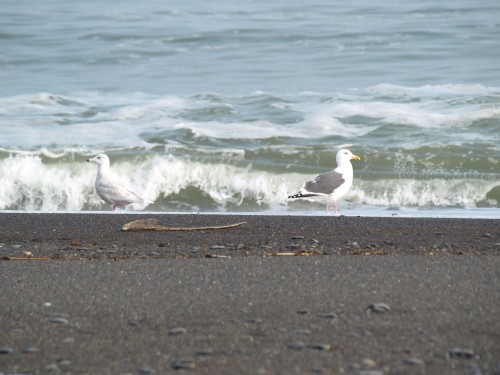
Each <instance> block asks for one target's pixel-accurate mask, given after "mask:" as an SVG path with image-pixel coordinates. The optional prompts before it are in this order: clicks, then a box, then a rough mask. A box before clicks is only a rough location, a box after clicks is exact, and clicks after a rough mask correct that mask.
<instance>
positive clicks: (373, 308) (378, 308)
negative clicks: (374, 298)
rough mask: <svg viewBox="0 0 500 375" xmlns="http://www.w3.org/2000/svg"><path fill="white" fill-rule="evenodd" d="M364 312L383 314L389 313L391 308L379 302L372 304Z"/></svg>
mask: <svg viewBox="0 0 500 375" xmlns="http://www.w3.org/2000/svg"><path fill="white" fill-rule="evenodd" d="M366 310H367V311H368V312H375V313H385V312H388V311H390V310H391V308H390V307H389V305H387V304H386V303H382V302H379V303H372V304H371V305H369V306H368V307H367V308H366Z"/></svg>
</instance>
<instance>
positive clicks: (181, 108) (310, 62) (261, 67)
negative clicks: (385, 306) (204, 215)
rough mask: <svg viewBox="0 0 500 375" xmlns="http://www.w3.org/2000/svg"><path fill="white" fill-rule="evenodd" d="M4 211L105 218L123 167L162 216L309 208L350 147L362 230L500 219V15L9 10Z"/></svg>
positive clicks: (165, 8) (17, 4)
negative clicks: (107, 170)
mask: <svg viewBox="0 0 500 375" xmlns="http://www.w3.org/2000/svg"><path fill="white" fill-rule="evenodd" d="M0 25H2V26H1V27H0V51H1V52H0V210H1V211H47V212H52V211H58V212H64V211H68V212H75V211H82V212H96V211H108V210H109V209H110V208H109V206H108V205H107V204H105V203H104V202H102V201H101V200H100V198H99V197H98V196H97V195H96V193H95V191H94V180H95V174H96V166H95V165H93V164H90V163H87V162H86V159H88V158H89V157H91V156H93V155H95V154H97V153H102V152H105V153H107V154H108V155H109V157H110V159H111V167H112V169H113V171H114V173H116V175H117V176H118V177H119V178H120V180H121V181H122V182H123V184H124V185H126V186H128V187H129V188H130V189H131V190H133V191H135V192H136V193H137V194H139V195H140V196H142V197H143V198H144V199H146V200H148V201H150V202H152V203H150V204H148V205H146V206H141V207H131V208H129V210H134V209H135V210H144V211H145V212H151V213H156V212H186V213H192V212H208V213H210V212H218V213H220V212H226V213H234V212H247V213H259V214H278V215H294V214H297V215H324V200H319V201H307V200H295V201H289V200H288V199H287V195H288V194H293V193H296V192H297V191H298V189H299V188H300V186H301V185H302V183H303V182H305V181H306V180H308V179H311V178H313V177H314V176H315V175H317V174H320V173H323V172H326V171H329V170H331V169H333V168H334V167H335V153H336V151H337V150H338V149H340V148H348V149H350V150H351V151H352V152H353V153H354V154H356V155H359V156H360V157H361V160H360V161H353V167H354V183H353V186H352V189H351V191H350V192H349V193H348V195H346V196H345V197H344V198H343V199H341V200H340V201H339V202H338V206H339V210H340V212H341V213H342V214H345V215H361V216H363V215H369V216H396V215H397V216H432V217H439V216H453V217H490V218H491V217H494V218H500V68H499V66H500V64H499V62H500V3H499V2H497V1H493V0H453V1H451V0H441V1H418V2H416V1H409V0H389V1H385V2H382V3H374V2H372V1H367V0H359V1H351V2H342V3H340V2H339V3H336V2H331V1H326V0H312V1H298V0H297V1H293V0H287V1H283V0H276V1H273V2H269V1H261V0H255V1H251V0H247V1H239V2H234V1H227V0H222V1H214V2H206V3H205V2H194V1H183V2H173V1H159V0H144V1H141V2H137V1H130V0H124V1H121V2H119V3H118V2H104V3H103V2H101V1H96V0H89V1H85V2H77V3H75V2H68V1H62V0H47V1H32V0H26V1H10V0H9V1H6V2H4V3H2V10H1V11H0Z"/></svg>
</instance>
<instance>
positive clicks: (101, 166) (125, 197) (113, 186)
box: [87, 154, 144, 211]
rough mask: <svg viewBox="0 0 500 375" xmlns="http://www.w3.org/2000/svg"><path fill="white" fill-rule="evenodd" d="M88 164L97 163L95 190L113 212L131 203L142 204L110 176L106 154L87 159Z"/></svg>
mask: <svg viewBox="0 0 500 375" xmlns="http://www.w3.org/2000/svg"><path fill="white" fill-rule="evenodd" d="M87 161H89V162H94V163H97V165H98V169H97V176H96V179H95V190H96V192H97V195H99V197H101V199H102V200H103V201H104V202H106V203H108V204H110V205H111V206H112V208H113V211H114V210H115V209H116V208H117V207H121V208H124V207H125V206H127V205H129V204H132V203H139V202H144V200H143V199H142V198H140V197H139V196H138V195H137V194H135V193H134V192H132V191H130V190H128V189H126V188H125V187H123V186H122V185H121V184H120V183H119V182H118V181H116V179H115V178H114V177H113V175H112V174H111V171H110V168H109V157H108V155H106V154H99V155H96V156H94V157H93V158H90V159H88V160H87Z"/></svg>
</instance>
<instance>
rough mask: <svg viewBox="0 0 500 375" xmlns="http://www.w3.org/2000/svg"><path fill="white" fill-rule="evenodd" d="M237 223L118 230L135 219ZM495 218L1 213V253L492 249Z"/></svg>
mask: <svg viewBox="0 0 500 375" xmlns="http://www.w3.org/2000/svg"><path fill="white" fill-rule="evenodd" d="M148 218H153V219H156V220H157V221H158V222H159V223H161V224H163V225H168V226H181V227H196V226H212V225H216V226H217V225H227V224H234V223H237V222H246V224H244V225H241V226H239V227H236V228H229V229H220V230H202V231H199V230H195V231H167V232H157V231H140V232H123V231H121V228H122V226H123V225H124V224H126V223H128V222H131V221H134V220H144V219H148ZM499 224H500V220H497V219H455V218H451V219H445V218H399V217H391V218H379V217H352V216H339V217H331V216H328V217H327V216H265V215H237V214H234V215H225V214H223V215H220V214H192V215H187V214H154V215H149V214H147V213H141V214H135V213H134V214H129V213H119V214H113V213H111V214H110V213H108V214H106V213H103V214H99V215H93V214H91V215H86V214H73V213H29V214H27V213H4V214H2V213H0V243H2V247H1V248H0V255H1V256H3V257H5V256H11V257H22V256H23V254H24V252H25V251H29V252H30V253H31V254H32V255H33V256H34V257H50V258H51V259H89V258H92V259H129V258H149V257H152V258H172V257H173V258H175V257H181V258H198V257H203V256H207V255H226V256H231V257H239V256H263V255H266V254H268V255H273V254H277V253H283V252H294V253H297V254H299V253H302V254H311V255H341V254H364V255H372V254H373V255H403V254H421V255H498V254H499V252H500V225H499Z"/></svg>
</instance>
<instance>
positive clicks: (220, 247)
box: [210, 245, 226, 250]
mask: <svg viewBox="0 0 500 375" xmlns="http://www.w3.org/2000/svg"><path fill="white" fill-rule="evenodd" d="M225 248H226V247H225V246H224V245H212V246H210V249H211V250H222V249H225Z"/></svg>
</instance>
